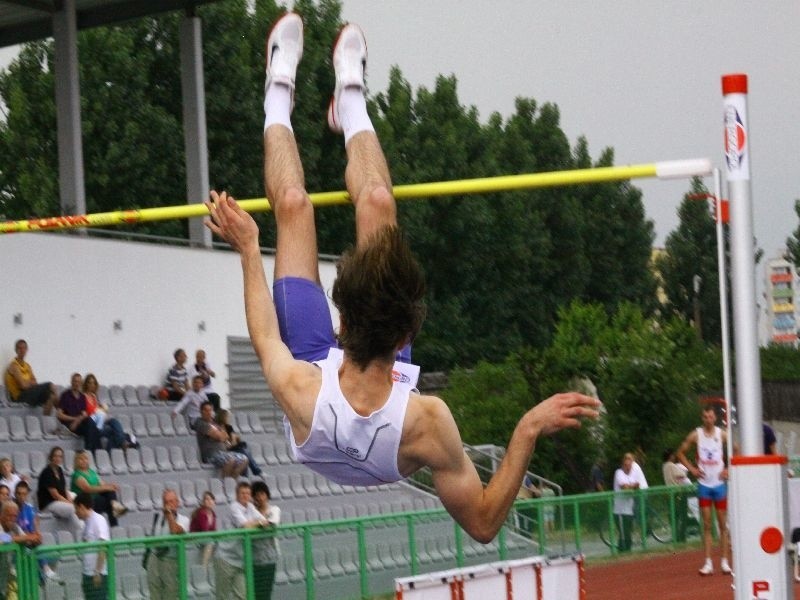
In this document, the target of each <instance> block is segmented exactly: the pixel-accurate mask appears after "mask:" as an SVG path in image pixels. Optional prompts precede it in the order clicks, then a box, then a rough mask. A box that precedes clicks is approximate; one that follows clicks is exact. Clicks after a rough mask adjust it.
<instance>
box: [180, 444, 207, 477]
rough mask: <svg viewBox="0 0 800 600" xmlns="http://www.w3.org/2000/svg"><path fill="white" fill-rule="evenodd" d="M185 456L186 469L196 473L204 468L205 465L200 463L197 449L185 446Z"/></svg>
mask: <svg viewBox="0 0 800 600" xmlns="http://www.w3.org/2000/svg"><path fill="white" fill-rule="evenodd" d="M183 456H184V458H185V459H186V468H187V469H189V470H190V471H196V470H198V469H202V468H203V465H202V464H201V463H200V459H199V458H198V456H197V448H190V447H189V446H184V447H183Z"/></svg>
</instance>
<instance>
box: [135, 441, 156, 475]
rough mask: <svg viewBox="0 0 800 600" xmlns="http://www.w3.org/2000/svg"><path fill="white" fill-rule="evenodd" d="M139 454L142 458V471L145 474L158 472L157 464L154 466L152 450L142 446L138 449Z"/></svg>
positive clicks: (154, 459)
mask: <svg viewBox="0 0 800 600" xmlns="http://www.w3.org/2000/svg"><path fill="white" fill-rule="evenodd" d="M139 454H140V455H141V458H142V469H143V470H144V472H145V473H155V472H156V471H158V464H156V455H155V452H153V449H152V448H150V447H149V446H142V447H141V448H139Z"/></svg>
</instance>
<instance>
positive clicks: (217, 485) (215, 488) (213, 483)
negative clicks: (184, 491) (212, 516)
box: [208, 478, 228, 504]
mask: <svg viewBox="0 0 800 600" xmlns="http://www.w3.org/2000/svg"><path fill="white" fill-rule="evenodd" d="M208 484H209V487H208V489H209V490H211V493H212V494H214V498H215V499H216V501H217V504H227V503H228V497H227V495H226V494H225V486H224V485H223V483H222V481H221V480H219V479H217V478H214V479H209V480H208Z"/></svg>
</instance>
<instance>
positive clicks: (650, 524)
mask: <svg viewBox="0 0 800 600" xmlns="http://www.w3.org/2000/svg"><path fill="white" fill-rule="evenodd" d="M647 528H648V529H649V530H650V535H652V536H653V539H654V540H655V541H657V542H660V543H662V544H668V543H670V542H671V541H672V525H670V522H669V519H667V518H665V517H664V515H662V514H661V513H658V512H656V511H654V510H653V509H652V508H648V509H647Z"/></svg>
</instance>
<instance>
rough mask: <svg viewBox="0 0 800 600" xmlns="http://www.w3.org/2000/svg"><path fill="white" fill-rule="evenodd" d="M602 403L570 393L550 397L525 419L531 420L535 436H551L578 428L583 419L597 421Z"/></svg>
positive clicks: (534, 408)
mask: <svg viewBox="0 0 800 600" xmlns="http://www.w3.org/2000/svg"><path fill="white" fill-rule="evenodd" d="M601 405H602V402H600V400H598V399H597V398H592V397H590V396H585V395H583V394H578V393H576V392H568V393H565V394H556V395H555V396H550V397H549V398H548V399H547V400H544V401H542V402H540V403H539V404H537V405H536V406H534V407H533V408H532V409H531V410H529V411H528V412H527V414H526V415H525V417H523V419H529V420H530V423H531V426H532V427H533V428H534V434H537V435H538V434H540V433H541V434H544V435H549V434H551V433H555V432H556V431H560V430H561V429H566V428H572V429H575V428H578V427H580V426H581V420H582V419H586V418H588V419H596V418H597V417H598V416H599V415H600V413H599V408H600V406H601Z"/></svg>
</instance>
